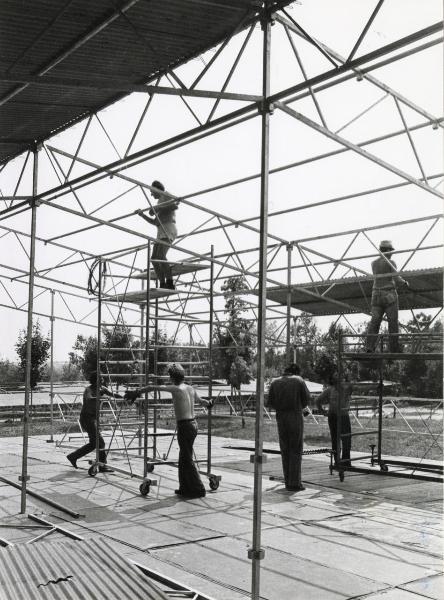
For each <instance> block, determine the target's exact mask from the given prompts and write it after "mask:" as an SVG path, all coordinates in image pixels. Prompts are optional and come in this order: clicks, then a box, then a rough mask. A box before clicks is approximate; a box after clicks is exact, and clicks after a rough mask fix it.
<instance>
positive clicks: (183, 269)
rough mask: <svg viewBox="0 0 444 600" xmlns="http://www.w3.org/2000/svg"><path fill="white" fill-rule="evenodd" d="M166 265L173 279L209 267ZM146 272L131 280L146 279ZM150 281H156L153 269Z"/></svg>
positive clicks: (193, 264)
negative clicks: (169, 268)
mask: <svg viewBox="0 0 444 600" xmlns="http://www.w3.org/2000/svg"><path fill="white" fill-rule="evenodd" d="M167 264H168V265H170V266H171V273H172V275H173V277H176V276H178V275H186V274H187V273H196V272H197V271H203V270H204V269H208V268H209V267H210V265H209V264H200V263H174V262H168V263H167ZM146 273H147V272H146V271H143V272H142V273H137V275H133V276H132V279H147V274H146ZM150 279H156V273H155V272H154V271H153V269H151V270H150Z"/></svg>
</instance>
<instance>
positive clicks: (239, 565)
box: [0, 436, 442, 600]
mask: <svg viewBox="0 0 444 600" xmlns="http://www.w3.org/2000/svg"><path fill="white" fill-rule="evenodd" d="M213 441H214V444H213V447H214V452H213V456H214V457H215V463H214V468H213V472H215V473H220V474H221V475H222V478H223V479H222V482H221V484H220V487H219V489H218V490H217V491H214V492H213V491H209V492H208V493H207V496H206V497H205V498H201V499H195V500H190V501H184V500H182V499H179V498H178V497H177V496H176V495H175V494H174V489H175V488H176V487H177V469H176V468H174V467H170V466H167V465H165V466H164V465H161V466H158V467H157V466H156V469H155V472H154V473H153V475H152V477H153V478H155V479H156V480H157V481H158V486H152V487H151V491H150V493H149V494H148V496H145V497H143V496H141V495H140V493H139V485H140V480H139V479H137V478H133V479H131V478H130V477H127V476H125V475H121V474H117V473H115V474H112V475H98V476H97V477H95V478H92V477H89V476H88V475H87V470H86V469H85V468H81V469H79V470H77V471H76V470H74V469H72V468H70V466H69V465H68V464H67V463H66V458H65V454H66V451H65V449H56V448H54V446H53V445H51V444H47V443H46V440H45V438H44V437H43V436H41V437H40V438H32V440H31V443H30V455H32V457H31V458H30V463H29V464H30V472H31V475H32V477H33V479H32V480H31V483H32V486H31V489H32V488H34V489H36V491H39V492H40V493H42V494H43V495H46V496H48V497H50V498H51V499H52V500H55V501H56V502H60V503H61V504H62V505H65V506H67V507H69V508H71V509H73V510H77V511H78V512H80V513H81V514H82V515H83V516H82V517H81V518H80V519H77V520H76V519H73V518H72V517H70V516H68V515H66V514H63V513H60V512H58V511H57V510H55V509H53V508H51V507H49V506H48V505H47V504H45V503H43V502H40V501H37V500H34V499H32V498H30V497H28V499H27V502H28V511H29V512H34V513H41V514H42V515H43V516H44V517H45V516H46V518H47V519H48V520H49V521H53V522H59V523H61V524H62V526H63V527H65V528H66V529H69V530H71V531H73V532H75V533H78V535H80V536H82V537H83V538H85V539H91V538H92V539H94V538H95V537H97V536H98V535H100V534H102V535H104V536H106V538H107V539H108V540H110V541H111V542H112V543H113V544H115V545H117V546H118V547H119V548H120V550H119V551H120V553H121V554H122V555H125V556H127V555H128V554H131V555H132V556H134V557H138V559H139V560H143V561H144V564H147V565H148V566H151V567H152V568H153V569H155V570H157V571H160V572H162V573H166V574H171V575H172V576H174V577H175V578H176V579H177V580H179V581H182V582H189V583H190V585H192V586H193V587H195V588H196V589H198V590H201V591H203V592H206V593H208V594H209V595H210V596H212V597H214V598H216V599H217V600H240V598H246V597H249V595H250V586H251V561H250V560H249V559H248V558H247V549H248V547H249V546H250V544H251V532H252V518H253V517H252V515H253V465H252V464H251V463H250V462H249V456H248V455H249V453H248V452H242V451H241V452H239V451H233V450H227V449H224V448H223V444H224V443H225V444H226V443H230V442H231V443H232V444H233V445H241V444H243V443H245V444H246V445H248V444H249V442H242V441H240V440H231V441H230V440H228V442H227V439H226V438H225V439H223V438H214V440H213ZM198 443H199V444H200V446H199V453H202V454H204V453H205V449H206V448H205V446H206V439H205V437H204V436H202V437H201V438H200V439H199V440H198ZM1 444H2V440H0V448H1ZM7 444H8V454H3V455H2V454H1V452H0V466H1V464H2V463H1V460H2V456H6V460H7V463H8V464H7V465H5V468H4V469H2V472H3V473H9V474H7V475H6V476H7V477H9V478H10V479H13V480H14V481H16V480H17V474H18V473H19V470H20V466H21V440H20V439H17V438H15V439H14V438H12V439H8V440H7ZM275 446H276V447H277V445H275ZM176 451H177V448H176V444H175V446H174V452H176ZM218 461H220V464H218ZM113 462H114V463H115V464H119V465H121V466H122V467H124V468H126V467H127V464H125V461H123V460H121V459H120V458H117V457H115V458H114V457H113ZM135 464H137V465H139V463H138V462H137V461H135ZM227 465H228V466H227ZM87 466H88V465H87V462H86V461H85V467H87ZM264 466H265V468H266V469H268V473H269V474H276V475H280V474H281V460H280V457H279V456H277V457H276V456H271V457H270V460H269V462H268V463H267V464H266V465H264ZM308 477H310V478H311V479H313V483H308V484H306V487H307V489H306V490H305V491H304V492H301V493H297V494H291V493H289V492H287V491H285V489H284V486H283V484H282V482H280V481H270V480H269V479H268V477H267V476H266V475H265V476H264V478H263V482H262V483H263V493H262V542H263V545H264V546H266V558H265V560H264V561H263V562H262V563H261V597H262V598H264V599H265V600H275V599H276V600H293V598H296V597H297V598H300V599H301V600H330V599H336V598H338V599H339V598H344V599H351V598H358V597H365V598H366V599H367V598H370V599H371V600H373V599H374V600H377V599H378V600H379V599H381V600H397V599H398V598H399V600H417V599H418V598H420V597H421V598H423V599H424V597H425V598H429V597H430V598H431V600H436V598H437V597H439V598H441V595H440V594H441V591H440V588H439V585H440V584H438V583H437V581H438V580H437V579H435V574H436V573H439V572H441V570H442V562H441V554H440V550H441V538H442V530H441V515H440V514H438V512H437V511H438V508H437V505H438V503H439V502H440V500H439V498H437V495H438V494H437V492H436V490H439V489H440V486H439V485H437V484H432V485H433V486H435V487H432V486H431V485H430V484H429V483H425V482H418V481H414V482H413V483H412V481H410V480H405V479H394V478H392V479H389V478H388V477H383V476H379V475H372V474H368V475H367V474H366V475H357V476H356V475H350V476H348V474H346V480H345V481H344V483H341V482H340V481H339V479H338V477H337V474H334V475H333V476H330V474H329V471H328V460H327V458H326V457H323V456H322V457H320V456H318V455H316V458H311V456H307V457H304V463H303V479H304V480H305V479H308ZM202 478H203V481H204V484H205V486H206V487H208V486H207V480H206V478H205V477H202ZM435 492H436V493H435ZM409 493H410V494H412V497H411V498H410V499H409ZM391 495H393V498H391V497H390V496H391ZM395 496H396V497H395ZM400 498H401V499H400ZM19 512H20V492H19V490H16V489H14V488H12V487H11V486H7V485H1V484H0V524H1V523H6V522H7V519H10V521H13V520H14V519H15V518H20V516H21V515H19ZM2 531H3V532H4V534H3V537H5V538H8V536H7V535H6V534H5V532H6V530H3V529H2V528H0V536H1V535H2ZM9 531H10V530H9ZM14 535H16V536H17V537H16V539H17V543H23V542H25V541H27V538H26V536H25V532H24V530H22V529H17V532H15V534H14ZM52 535H58V534H51V537H52ZM62 539H63V537H62ZM416 585H417V586H418V587H417V588H416V587H415V586H416ZM401 586H402V589H400V588H401ZM410 586H412V587H410ZM421 586H422V588H421ZM423 589H426V590H427V593H429V594H432V595H430V596H427V595H426V594H425V593H423V591H421V590H423ZM435 589H437V590H438V592H436V591H434V590H435ZM396 594H398V596H396ZM433 594H435V595H433Z"/></svg>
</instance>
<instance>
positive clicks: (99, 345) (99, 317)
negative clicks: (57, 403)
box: [96, 257, 102, 465]
mask: <svg viewBox="0 0 444 600" xmlns="http://www.w3.org/2000/svg"><path fill="white" fill-rule="evenodd" d="M97 291H98V296H97V302H98V305H97V361H96V373H97V377H96V464H97V465H99V463H100V447H99V445H100V388H101V379H102V378H101V373H100V358H101V353H102V258H101V257H100V258H99V277H98V290H97Z"/></svg>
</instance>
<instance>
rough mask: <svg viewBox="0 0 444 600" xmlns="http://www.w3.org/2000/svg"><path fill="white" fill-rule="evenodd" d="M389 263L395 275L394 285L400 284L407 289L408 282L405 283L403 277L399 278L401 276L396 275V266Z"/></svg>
mask: <svg viewBox="0 0 444 600" xmlns="http://www.w3.org/2000/svg"><path fill="white" fill-rule="evenodd" d="M390 262H391V263H392V265H393V272H394V273H395V276H394V279H395V281H396V283H397V284H398V285H399V284H401V285H405V286H407V287H409V282H408V281H406V280H405V279H404V278H403V277H401V275H398V274H397V266H396V263H395V261H394V260H391V261H390Z"/></svg>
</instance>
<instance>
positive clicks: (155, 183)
mask: <svg viewBox="0 0 444 600" xmlns="http://www.w3.org/2000/svg"><path fill="white" fill-rule="evenodd" d="M151 187H153V188H157V189H158V190H160V191H161V192H164V191H165V186H164V185H163V183H162V182H161V181H157V179H156V180H155V181H153V183H152V184H151Z"/></svg>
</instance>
